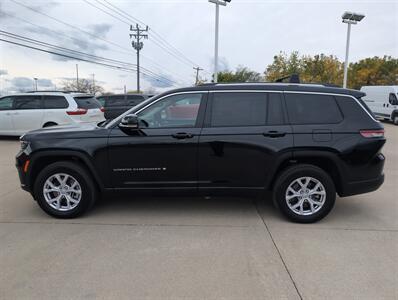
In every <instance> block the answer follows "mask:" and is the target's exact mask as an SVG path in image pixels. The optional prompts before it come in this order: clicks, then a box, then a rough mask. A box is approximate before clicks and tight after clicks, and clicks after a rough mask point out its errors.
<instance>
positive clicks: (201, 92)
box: [105, 91, 209, 129]
mask: <svg viewBox="0 0 398 300" xmlns="http://www.w3.org/2000/svg"><path fill="white" fill-rule="evenodd" d="M207 93H209V91H187V92H175V93H171V94H167V95H164V96H163V97H160V98H159V99H156V100H155V101H152V102H151V103H148V104H147V105H145V106H144V107H142V108H140V109H139V110H137V111H136V112H135V114H138V113H140V112H141V111H143V110H144V109H146V108H148V107H149V106H151V105H153V104H155V103H157V102H159V101H160V100H163V99H164V98H167V97H171V96H176V95H184V94H207ZM149 99H151V98H149ZM133 109H134V107H132V108H130V109H129V110H128V111H126V112H124V113H123V114H121V115H120V116H119V117H117V118H116V119H114V120H113V121H112V122H110V123H109V124H108V125H106V126H105V128H107V129H109V128H111V127H113V126H114V125H115V124H116V123H118V122H119V121H120V120H121V119H122V118H123V117H124V116H126V115H128V114H129V113H130V112H131V111H132V110H133Z"/></svg>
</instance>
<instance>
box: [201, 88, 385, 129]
mask: <svg viewBox="0 0 398 300" xmlns="http://www.w3.org/2000/svg"><path fill="white" fill-rule="evenodd" d="M231 92H232V93H242V92H243V93H285V94H313V95H329V96H335V97H336V96H337V97H348V98H352V99H354V100H355V102H356V103H358V104H359V106H360V107H361V108H362V109H363V110H364V111H365V112H366V114H367V115H368V116H369V117H370V118H371V119H372V120H373V121H375V122H378V123H380V121H378V120H376V119H375V118H374V117H373V116H372V115H371V114H370V113H369V112H368V111H367V110H366V108H365V107H363V105H362V104H361V102H359V101H358V99H357V98H355V97H354V96H352V95H347V94H336V93H322V92H304V91H278V90H275V91H273V90H213V91H209V93H231Z"/></svg>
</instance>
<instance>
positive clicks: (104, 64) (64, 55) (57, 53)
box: [0, 34, 176, 85]
mask: <svg viewBox="0 0 398 300" xmlns="http://www.w3.org/2000/svg"><path fill="white" fill-rule="evenodd" d="M1 35H5V36H6V37H8V38H14V39H17V40H19V41H22V42H25V43H33V44H38V43H40V42H30V41H29V38H24V37H22V38H20V37H18V36H16V37H12V36H10V35H7V34H1ZM0 41H3V42H6V43H10V44H14V45H17V46H21V47H26V48H29V49H32V50H37V51H41V52H45V53H49V54H53V55H58V56H62V57H66V58H70V59H76V60H80V61H84V62H88V63H92V64H97V65H101V66H104V67H108V68H112V69H117V70H122V71H129V72H135V71H136V68H132V67H128V66H123V65H113V64H110V63H105V62H100V61H96V60H91V59H88V58H82V57H78V56H72V55H71V54H65V53H59V52H54V51H50V50H47V49H42V48H37V47H33V46H30V45H26V44H21V43H17V42H13V41H9V40H5V39H0ZM50 45H51V44H50ZM42 46H43V45H42ZM44 46H46V45H44ZM51 46H54V45H51ZM54 47H57V46H54ZM61 48H62V47H61ZM65 49H66V48H65ZM67 50H70V49H67ZM61 51H63V50H61ZM72 51H73V50H72ZM120 63H122V64H124V63H123V62H120ZM142 73H143V74H145V75H146V76H148V77H149V78H153V79H155V80H157V81H160V82H163V83H166V84H172V85H175V83H176V82H175V81H173V80H171V79H168V78H165V77H160V76H158V75H156V74H154V73H153V72H152V71H150V70H148V69H144V71H142Z"/></svg>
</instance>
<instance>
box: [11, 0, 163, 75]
mask: <svg viewBox="0 0 398 300" xmlns="http://www.w3.org/2000/svg"><path fill="white" fill-rule="evenodd" d="M10 1H12V2H14V3H15V4H17V5H20V6H23V7H25V8H26V9H29V10H31V11H34V12H35V13H37V14H40V15H43V16H46V17H48V18H50V19H52V20H54V21H56V22H58V23H61V24H63V25H66V26H69V27H72V28H74V29H76V30H78V31H80V32H83V33H84V34H87V35H89V36H91V37H94V38H96V39H100V40H102V41H104V42H107V43H109V44H111V45H113V46H115V47H117V48H120V49H123V50H129V49H128V48H124V47H122V46H120V45H118V44H116V43H114V42H111V41H109V40H107V39H104V38H102V37H100V36H97V35H95V34H92V33H90V32H88V31H85V30H83V29H80V28H79V27H77V26H74V25H72V24H69V23H66V22H64V21H61V20H59V19H57V18H54V17H52V16H50V15H48V14H45V13H43V12H41V11H39V10H37V9H35V8H33V7H30V6H28V5H25V4H23V3H20V2H18V1H16V0H10ZM127 53H128V54H129V55H130V54H131V53H130V52H127ZM167 80H170V79H167Z"/></svg>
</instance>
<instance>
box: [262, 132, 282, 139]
mask: <svg viewBox="0 0 398 300" xmlns="http://www.w3.org/2000/svg"><path fill="white" fill-rule="evenodd" d="M263 135H264V136H266V137H270V138H277V137H283V136H285V135H286V132H282V131H274V130H272V131H268V132H264V133H263Z"/></svg>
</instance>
